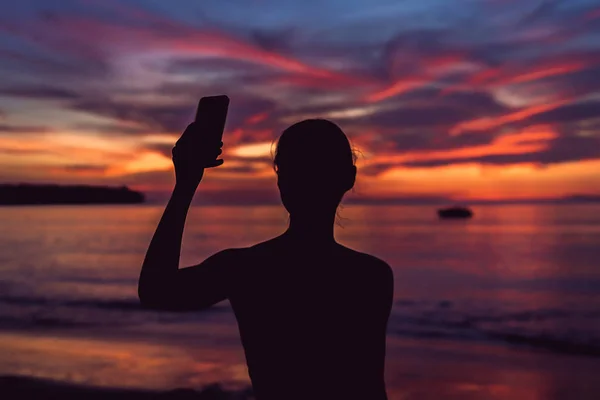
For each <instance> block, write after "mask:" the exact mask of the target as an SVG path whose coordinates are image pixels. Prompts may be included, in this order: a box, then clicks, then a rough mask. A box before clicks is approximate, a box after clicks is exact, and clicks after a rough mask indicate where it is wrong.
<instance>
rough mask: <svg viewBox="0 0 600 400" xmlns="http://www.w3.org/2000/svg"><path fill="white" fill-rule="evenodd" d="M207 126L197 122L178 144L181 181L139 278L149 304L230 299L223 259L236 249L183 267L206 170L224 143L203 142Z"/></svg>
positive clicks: (199, 304) (172, 306)
mask: <svg viewBox="0 0 600 400" xmlns="http://www.w3.org/2000/svg"><path fill="white" fill-rule="evenodd" d="M203 137H204V136H203V135H202V132H201V128H200V127H199V126H198V125H197V124H195V123H194V124H191V125H190V126H188V128H187V129H186V130H185V132H184V133H183V135H182V136H181V138H180V139H179V140H178V141H177V144H176V145H175V147H174V148H173V163H174V165H175V177H176V183H175V187H174V189H173V192H172V194H171V198H170V199H169V202H168V204H167V206H166V208H165V211H164V213H163V215H162V218H161V220H160V222H159V224H158V227H157V228H156V232H155V233H154V236H153V237H152V241H151V242H150V246H149V247H148V251H147V252H146V257H145V259H144V264H143V266H142V271H141V273H140V278H139V283H138V295H139V298H140V301H141V302H142V305H143V306H145V307H150V308H156V309H169V310H187V309H199V308H204V307H208V306H210V305H212V304H214V303H216V302H218V301H221V300H223V299H224V298H225V288H224V287H223V286H224V284H225V283H224V281H223V274H224V271H223V268H219V267H220V266H221V265H222V264H223V263H227V262H228V258H229V257H228V254H230V251H229V252H228V251H225V252H221V253H217V254H215V255H214V256H212V257H210V258H208V259H207V260H206V261H205V262H203V263H202V264H200V265H198V266H195V267H190V268H184V269H181V270H180V269H179V257H180V251H181V242H182V237H183V229H184V226H185V219H186V217H187V213H188V210H189V207H190V205H191V202H192V199H193V197H194V193H195V191H196V189H197V187H198V185H199V183H200V181H201V180H202V177H203V175H204V169H205V168H210V167H216V166H218V165H221V164H222V163H223V161H222V160H217V157H218V156H219V154H221V146H222V143H203Z"/></svg>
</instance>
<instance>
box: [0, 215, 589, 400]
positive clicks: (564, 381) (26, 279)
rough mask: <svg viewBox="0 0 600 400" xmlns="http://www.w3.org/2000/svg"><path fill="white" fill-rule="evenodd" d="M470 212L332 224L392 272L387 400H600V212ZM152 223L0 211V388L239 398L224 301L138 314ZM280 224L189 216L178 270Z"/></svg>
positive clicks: (238, 364)
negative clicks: (182, 390) (4, 382)
mask: <svg viewBox="0 0 600 400" xmlns="http://www.w3.org/2000/svg"><path fill="white" fill-rule="evenodd" d="M473 210H474V212H475V217H474V218H473V219H471V220H454V221H450V220H439V219H438V218H437V215H436V213H435V208H434V207H430V206H387V205H386V206H359V205H349V206H345V207H344V208H343V209H342V210H341V211H340V216H341V218H340V219H339V221H338V223H339V226H337V227H336V238H337V239H338V241H340V242H341V243H343V244H345V245H347V246H349V247H352V248H354V249H357V250H360V251H364V252H368V253H371V254H374V255H376V256H378V257H380V258H382V259H384V260H386V261H387V262H388V263H389V264H390V265H391V266H392V268H393V270H394V274H395V296H394V307H393V310H392V315H391V317H390V321H389V327H388V350H387V360H386V382H387V387H388V393H389V397H390V399H392V400H394V399H398V400H400V399H429V398H431V399H442V398H443V399H445V398H457V399H458V398H460V399H516V398H518V399H563V398H569V399H575V398H576V399H597V398H598V396H599V394H598V393H600V381H598V379H597V377H598V376H599V375H598V371H600V204H588V205H502V206H498V205H493V206H492V205H488V206H475V207H473ZM161 213H162V207H160V206H155V205H128V206H43V207H4V208H0V227H1V229H0V375H21V376H30V377H36V378H49V379H53V380H58V381H62V382H69V383H80V384H87V385H94V386H103V387H125V388H145V389H159V390H162V389H172V388H177V387H192V388H201V387H203V386H205V385H208V384H210V383H214V382H218V383H220V384H221V385H223V386H224V387H227V388H243V387H247V386H248V385H249V381H248V376H247V372H246V366H245V361H244V355H243V351H242V347H241V344H240V341H239V337H238V331H237V326H236V324H235V319H234V317H233V314H232V312H231V310H230V307H229V304H228V303H227V302H223V303H220V304H218V305H216V306H215V307H213V308H212V309H210V310H207V311H205V312H201V313H166V312H165V313H160V312H154V311H148V310H143V309H141V308H140V306H139V303H138V300H137V293H136V290H137V278H138V274H139V270H140V267H141V264H142V261H143V257H144V254H145V251H146V248H147V246H148V244H149V241H150V239H151V237H152V234H153V232H154V229H155V227H156V224H157V223H158V220H159V218H160V216H161ZM286 224H287V214H286V213H285V210H283V208H282V207H277V206H258V207H212V206H211V207H208V206H205V207H200V206H198V207H193V208H192V210H191V211H190V214H189V217H188V221H187V225H186V231H185V235H184V243H183V249H182V259H181V265H182V266H189V265H194V264H197V263H199V262H201V261H202V260H203V259H204V258H206V257H207V256H209V255H211V254H212V253H214V252H217V251H219V250H221V249H224V248H227V247H243V246H248V245H252V244H254V243H256V242H259V241H263V240H266V239H269V238H271V237H273V236H276V235H278V234H280V233H281V232H283V230H284V229H285V227H286ZM282 268H285V266H282ZM348 384H349V385H351V384H352V382H348ZM290 390H293V388H290Z"/></svg>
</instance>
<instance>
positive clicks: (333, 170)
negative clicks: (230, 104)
mask: <svg viewBox="0 0 600 400" xmlns="http://www.w3.org/2000/svg"><path fill="white" fill-rule="evenodd" d="M200 130H201V129H200V128H199V127H197V126H196V125H190V127H188V129H187V130H186V132H184V134H183V135H182V137H181V138H180V139H179V141H178V144H177V145H176V146H175V148H174V149H173V160H174V164H175V175H176V180H177V183H176V185H175V189H174V190H173V194H172V196H171V199H170V200H169V203H168V204H167V207H166V208H165V212H164V213H163V217H162V218H161V221H160V223H159V225H158V227H157V229H156V232H155V234H154V237H153V238H152V242H151V243H150V246H149V247H148V252H147V253H146V259H145V260H144V265H143V267H142V272H141V273H140V281H139V290H138V292H139V297H140V301H141V302H142V304H143V305H144V306H146V307H149V308H155V309H164V310H178V311H183V310H189V311H192V310H202V309H205V308H207V307H210V306H212V305H214V304H216V303H218V302H220V301H223V300H225V299H229V300H230V302H231V304H232V306H233V310H234V312H235V315H236V318H237V320H238V325H239V330H240V334H241V339H242V343H243V345H244V350H245V352H246V360H247V363H248V372H249V374H250V378H251V379H252V384H253V387H254V391H255V394H256V398H257V400H285V399H313V400H316V399H369V400H382V399H386V393H385V384H384V376H383V375H384V373H383V372H384V362H385V338H386V325H387V320H388V317H389V313H390V309H391V306H392V298H393V286H394V281H393V276H392V271H391V269H390V267H389V266H388V265H387V264H386V263H385V262H383V261H381V260H379V259H377V258H375V257H373V256H369V255H367V254H363V253H359V252H356V251H354V250H350V249H348V248H346V247H344V246H341V245H339V244H338V243H336V241H335V239H334V229H333V226H334V222H335V216H336V211H337V208H338V206H339V204H340V202H341V200H342V198H343V197H344V194H345V193H346V192H347V191H349V190H351V189H352V188H353V186H354V183H355V179H356V172H357V169H356V166H355V165H354V155H353V152H352V149H351V146H350V142H349V141H348V138H347V137H346V135H345V134H344V132H343V131H342V130H341V129H340V128H339V127H338V126H337V125H335V124H333V123H332V122H330V121H326V120H318V119H316V120H305V121H301V122H299V123H297V124H294V125H292V126H291V127H289V128H287V129H286V130H285V131H284V132H283V133H282V135H281V136H280V138H279V140H278V142H277V148H276V151H275V157H274V160H273V165H274V168H275V172H276V174H277V187H278V188H279V193H280V197H281V202H282V203H283V206H284V207H285V208H286V210H287V211H288V212H289V215H290V223H289V226H288V229H287V230H286V232H285V233H284V234H282V235H281V236H279V237H277V238H275V239H273V240H270V241H268V242H264V243H260V244H258V245H256V246H253V247H250V248H245V249H230V250H225V251H222V252H219V253H216V254H214V255H213V256H211V257H209V258H207V259H206V260H204V261H203V262H202V263H200V264H198V265H196V266H192V267H188V268H181V269H180V268H178V266H179V253H180V248H181V240H182V235H183V227H184V223H185V218H186V215H187V212H188V208H189V206H190V204H191V200H192V196H193V194H194V192H195V190H196V187H197V186H198V184H199V182H200V180H201V179H202V176H203V174H204V168H205V167H207V166H208V167H214V166H218V165H220V164H221V163H222V161H219V160H216V157H217V156H218V155H219V154H220V153H221V150H220V146H217V145H215V144H214V143H212V142H210V141H205V142H202V141H203V140H204V139H203V138H205V136H203V135H202V134H201V133H202V132H200ZM178 146H179V147H178ZM198 149H201V151H199V150H198ZM307 155H310V157H307Z"/></svg>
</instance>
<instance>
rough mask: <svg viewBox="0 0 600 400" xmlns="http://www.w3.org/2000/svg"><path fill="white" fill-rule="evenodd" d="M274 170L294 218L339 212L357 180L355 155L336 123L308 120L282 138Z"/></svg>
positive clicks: (278, 143) (289, 130)
mask: <svg viewBox="0 0 600 400" xmlns="http://www.w3.org/2000/svg"><path fill="white" fill-rule="evenodd" d="M273 164H274V167H275V171H276V172H277V185H278V186H279V192H280V194H281V200H282V202H283V205H284V206H285V208H286V209H287V210H288V212H289V213H290V214H305V213H309V214H310V213H322V212H335V209H336V208H337V206H338V205H339V203H340V201H341V200H342V197H343V196H344V194H345V193H346V192H347V191H348V190H350V189H352V187H353V186H354V181H355V179H356V167H355V166H354V154H353V152H352V148H351V147H350V142H349V141H348V138H347V137H346V135H345V134H344V132H343V131H342V130H341V129H340V128H339V127H338V126H337V125H336V124H334V123H333V122H331V121H327V120H324V119H307V120H304V121H301V122H298V123H296V124H294V125H292V126H290V127H289V128H287V129H286V130H285V131H284V132H283V133H282V134H281V136H280V137H279V140H278V142H277V148H276V151H275V159H274V162H273Z"/></svg>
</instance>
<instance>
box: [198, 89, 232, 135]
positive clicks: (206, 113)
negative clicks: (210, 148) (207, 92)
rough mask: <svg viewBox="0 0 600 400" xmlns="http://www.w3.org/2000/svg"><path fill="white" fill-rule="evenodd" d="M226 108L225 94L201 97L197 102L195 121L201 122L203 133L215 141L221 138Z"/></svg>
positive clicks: (227, 100) (227, 105)
mask: <svg viewBox="0 0 600 400" xmlns="http://www.w3.org/2000/svg"><path fill="white" fill-rule="evenodd" d="M228 109H229V97H227V96H226V95H220V96H207V97H202V98H201V99H200V101H199V102H198V109H197V110H196V122H199V123H200V124H202V132H203V134H204V135H207V136H209V137H210V138H212V139H214V141H215V142H217V143H218V142H221V141H222V140H223V131H224V130H225V120H226V119H227V111H228Z"/></svg>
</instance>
